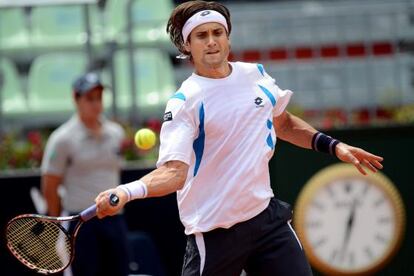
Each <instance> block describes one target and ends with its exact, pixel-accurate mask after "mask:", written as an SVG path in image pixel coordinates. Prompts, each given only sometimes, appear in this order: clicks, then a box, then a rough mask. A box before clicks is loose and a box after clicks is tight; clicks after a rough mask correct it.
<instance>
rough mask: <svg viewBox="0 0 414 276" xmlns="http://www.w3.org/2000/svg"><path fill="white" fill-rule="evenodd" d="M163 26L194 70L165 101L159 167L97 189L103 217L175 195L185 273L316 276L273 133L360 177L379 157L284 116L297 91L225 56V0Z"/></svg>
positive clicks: (200, 4)
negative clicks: (282, 193) (279, 178)
mask: <svg viewBox="0 0 414 276" xmlns="http://www.w3.org/2000/svg"><path fill="white" fill-rule="evenodd" d="M167 31H168V33H169V34H170V37H171V40H172V42H173V43H174V44H175V46H176V47H177V48H178V50H179V51H180V52H181V54H182V57H189V58H190V60H191V62H192V64H193V65H194V73H193V74H192V75H191V76H190V77H189V78H188V79H187V80H185V81H184V82H183V83H182V85H181V87H180V88H179V90H178V91H177V92H176V93H175V95H174V96H173V97H172V98H171V99H170V100H169V102H168V103H167V107H166V112H165V114H164V123H163V125H162V129H161V134H160V140H161V145H160V153H159V159H158V161H157V169H155V170H154V171H152V172H151V173H149V174H148V175H146V176H144V177H143V178H141V179H140V180H137V181H135V182H132V183H128V184H125V185H121V186H119V187H118V188H116V189H114V190H108V191H105V192H103V193H101V194H100V195H99V196H98V197H97V198H96V202H97V205H98V216H99V217H104V216H106V215H113V214H116V213H117V212H118V211H119V210H120V209H122V207H123V206H124V204H125V203H127V202H128V201H130V200H134V199H138V198H145V197H157V196H163V195H166V194H170V193H173V192H177V201H178V208H179V213H180V219H181V221H182V223H183V224H184V226H185V234H186V235H187V237H188V240H187V247H186V252H185V257H184V264H183V269H182V275H185V276H189V275H213V276H220V275H222V276H231V275H240V273H241V272H242V270H245V271H246V272H247V273H248V274H249V275H268V276H275V275H289V276H292V275H311V274H312V272H311V269H310V266H309V264H308V261H307V259H306V257H305V254H304V252H303V250H302V246H301V244H300V242H299V240H298V238H297V236H296V234H295V232H294V230H293V229H292V227H291V226H290V224H289V222H290V220H291V216H292V212H291V209H290V207H289V205H288V204H287V203H284V202H282V201H279V200H277V199H276V198H275V197H274V194H273V191H272V189H271V185H270V176H269V167H268V162H269V160H270V158H271V157H272V155H273V152H274V149H275V144H276V138H277V137H278V138H280V139H283V140H285V141H288V142H290V143H292V144H294V145H296V146H299V147H302V148H306V149H314V150H316V151H319V152H325V153H329V154H331V155H334V156H336V157H337V158H339V159H340V160H342V161H344V162H348V163H352V164H354V165H355V167H356V168H357V169H358V170H359V171H360V172H361V173H362V174H365V173H366V172H365V169H364V168H363V166H362V165H365V166H366V167H367V168H368V169H370V170H372V171H374V172H375V171H376V170H377V169H381V168H382V165H381V163H380V162H381V161H382V157H379V156H376V155H373V154H371V153H369V152H366V151H364V150H363V149H360V148H356V147H352V146H350V145H347V144H345V143H343V142H340V141H338V140H336V139H334V138H332V137H330V136H327V135H325V134H323V133H321V132H318V131H317V130H315V129H314V128H313V127H311V126H310V125H309V124H307V123H306V122H304V121H303V120H301V119H299V118H298V117H296V116H294V115H292V114H290V113H289V112H287V111H286V110H285V108H286V106H287V105H288V103H289V100H290V98H291V97H292V92H291V91H289V90H282V89H280V88H279V87H278V86H277V85H276V83H275V80H274V79H273V78H272V77H270V76H269V75H268V74H267V73H266V71H265V69H264V67H263V66H262V65H260V64H252V63H243V62H229V61H228V56H229V52H230V40H229V35H230V32H231V22H230V13H229V11H228V9H227V8H226V7H225V6H223V5H222V4H220V3H216V2H204V1H189V2H185V3H183V4H181V5H179V6H177V7H176V8H175V9H174V10H173V12H172V14H171V17H170V19H169V21H168V25H167ZM276 134H277V136H276ZM292 169H295V168H292ZM276 184H277V183H276ZM111 192H114V193H116V194H118V195H119V197H120V204H119V206H117V207H111V206H110V205H109V204H108V194H109V193H111Z"/></svg>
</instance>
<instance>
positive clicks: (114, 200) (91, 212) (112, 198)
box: [80, 194, 119, 221]
mask: <svg viewBox="0 0 414 276" xmlns="http://www.w3.org/2000/svg"><path fill="white" fill-rule="evenodd" d="M118 203H119V197H118V196H117V195H116V194H110V195H109V204H111V206H116V205H118ZM80 216H81V218H82V220H83V221H88V220H90V219H91V218H93V217H95V216H96V205H95V204H94V205H92V206H90V207H88V208H87V209H85V210H83V211H82V212H81V213H80Z"/></svg>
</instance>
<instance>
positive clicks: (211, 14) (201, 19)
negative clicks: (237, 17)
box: [182, 10, 229, 43]
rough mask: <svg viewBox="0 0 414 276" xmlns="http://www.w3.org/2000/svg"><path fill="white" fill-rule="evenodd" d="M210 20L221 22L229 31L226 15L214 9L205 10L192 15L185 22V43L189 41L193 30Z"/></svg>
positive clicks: (183, 31)
mask: <svg viewBox="0 0 414 276" xmlns="http://www.w3.org/2000/svg"><path fill="white" fill-rule="evenodd" d="M210 22H216V23H220V24H221V25H223V26H224V28H226V31H227V32H229V30H228V27H227V21H226V18H224V16H223V15H222V14H221V13H219V12H217V11H213V10H203V11H199V12H198V13H196V14H194V15H193V16H191V17H190V18H189V19H188V20H187V21H186V22H185V24H184V27H183V30H182V33H183V40H184V43H186V42H187V38H188V36H189V35H190V33H191V31H192V30H194V28H195V27H197V26H200V25H201V24H204V23H210Z"/></svg>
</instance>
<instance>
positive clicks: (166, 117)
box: [164, 111, 173, 122]
mask: <svg viewBox="0 0 414 276" xmlns="http://www.w3.org/2000/svg"><path fill="white" fill-rule="evenodd" d="M172 119H173V118H172V113H171V111H168V112H165V113H164V122H167V121H172Z"/></svg>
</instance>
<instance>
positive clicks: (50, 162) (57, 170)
mask: <svg viewBox="0 0 414 276" xmlns="http://www.w3.org/2000/svg"><path fill="white" fill-rule="evenodd" d="M68 160H69V147H68V146H67V145H66V143H65V141H64V140H63V139H61V138H59V136H58V135H56V133H53V134H52V135H51V136H50V137H49V140H48V141H47V144H46V149H45V153H44V154H43V160H42V165H41V172H42V174H53V175H59V176H61V175H63V174H64V173H65V170H66V166H67V164H68Z"/></svg>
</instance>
